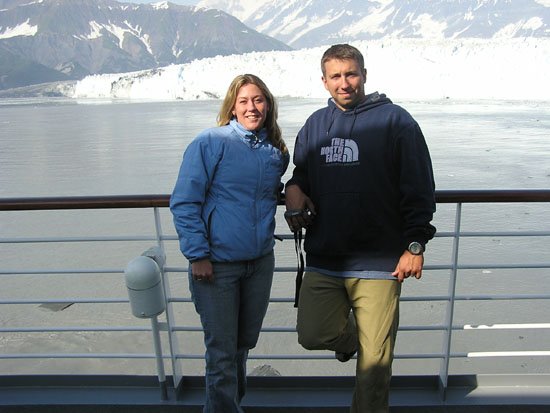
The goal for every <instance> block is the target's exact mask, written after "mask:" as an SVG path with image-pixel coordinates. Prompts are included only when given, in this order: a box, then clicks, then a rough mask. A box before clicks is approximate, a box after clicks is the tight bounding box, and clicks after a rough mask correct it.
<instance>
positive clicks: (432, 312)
mask: <svg viewBox="0 0 550 413" xmlns="http://www.w3.org/2000/svg"><path fill="white" fill-rule="evenodd" d="M325 103H326V101H325V100H283V101H281V102H280V116H279V119H280V125H281V127H282V130H283V135H284V138H285V139H286V141H287V144H288V146H289V147H290V149H291V152H292V147H293V144H294V138H295V136H296V133H297V132H298V130H299V128H300V127H301V125H302V124H303V122H304V121H305V119H306V118H307V116H308V115H309V114H310V113H311V112H313V111H314V110H316V109H318V108H320V107H322V106H324V105H325ZM396 103H398V104H401V105H402V106H404V107H405V108H406V109H407V110H409V112H411V114H412V115H413V116H414V117H415V118H416V119H417V120H418V122H419V123H420V125H421V127H422V129H423V131H424V134H425V136H426V140H427V142H428V145H429V148H430V151H431V155H432V161H433V165H434V171H435V177H436V185H437V188H438V189H526V188H531V189H532V188H550V132H549V131H550V105H548V102H463V101H461V102H458V101H451V100H445V101H437V102H411V101H409V102H396ZM219 105H220V102H218V101H208V102H181V101H176V102H134V103H128V102H107V101H73V100H4V101H2V100H0V197H2V198H7V197H41V196H73V195H115V194H148V193H154V194H168V193H170V192H171V191H172V188H173V185H174V183H175V179H176V176H177V172H178V169H179V165H180V161H181V157H182V154H183V151H184V149H185V147H186V146H187V144H188V143H189V142H190V140H191V139H193V138H194V137H195V136H196V135H197V133H198V132H200V131H201V130H202V129H204V128H206V127H210V126H214V125H215V117H216V114H217V111H218V109H219ZM290 172H291V169H289V171H288V172H287V175H286V177H285V180H286V179H287V178H288V177H289V175H290ZM464 212H465V214H464V218H463V228H464V230H489V229H493V230H495V229H496V230H542V229H546V230H548V225H549V223H550V207H549V206H548V205H533V206H525V205H506V206H505V207H503V206H501V205H496V206H487V205H482V206H480V205H466V206H465V207H464ZM134 214H140V212H139V211H136V212H134V211H132V212H131V213H130V212H110V218H109V219H110V220H106V221H104V218H105V217H104V216H103V215H102V214H101V213H99V212H87V213H86V214H85V215H84V214H82V213H76V212H75V213H72V212H70V213H63V215H62V216H60V215H59V214H56V213H54V212H43V213H32V214H27V213H3V214H1V215H0V233H2V237H10V236H14V237H15V236H19V237H21V236H28V237H33V236H47V235H59V236H80V235H112V234H113V233H115V234H119V235H126V234H140V233H151V232H152V230H153V229H152V226H151V218H150V216H147V217H146V218H144V223H143V227H141V226H140V225H136V224H135V216H134ZM130 215H132V216H130ZM453 218H454V206H445V205H443V206H440V208H439V210H438V212H437V214H436V218H435V224H436V226H437V227H438V230H439V231H450V230H452V227H453V222H452V219H453ZM61 224H63V226H62V225H61ZM163 226H164V228H166V232H168V233H169V232H170V231H171V222H170V217H169V214H166V215H165V216H163ZM279 229H281V230H284V224H283V223H282V219H279ZM37 231H38V233H37ZM128 244H129V245H124V246H120V247H119V246H116V247H108V248H107V249H105V248H104V247H99V246H98V247H95V246H94V248H91V247H88V246H79V245H74V244H73V245H60V246H58V245H55V246H47V249H46V250H45V251H44V250H43V249H40V250H39V249H38V248H37V247H36V246H34V245H32V244H24V245H18V246H16V247H14V246H7V245H2V244H0V256H1V257H2V261H1V264H0V266H1V267H2V268H6V269H9V268H21V267H23V268H60V267H63V268H77V267H79V266H80V267H81V266H82V265H84V266H85V267H86V266H88V267H92V268H95V267H97V266H98V264H97V263H98V262H100V263H101V265H99V266H100V267H107V268H121V267H123V266H124V265H125V263H126V262H128V260H130V259H131V258H133V257H134V256H135V255H137V254H139V253H140V252H141V251H142V250H143V247H144V246H145V247H146V246H148V245H149V244H146V245H144V246H142V245H136V244H131V243H128ZM286 244H290V243H286ZM450 245H451V243H450V241H449V240H448V239H442V238H439V239H437V240H434V241H433V242H431V243H430V244H429V249H428V253H427V255H426V260H427V264H432V265H433V264H443V263H448V262H449V259H450V253H449V251H450ZM102 248H104V249H102ZM169 248H170V251H168V256H169V257H170V260H171V261H170V262H169V263H168V264H169V265H170V266H180V265H181V266H183V265H185V261H184V260H183V258H181V256H180V254H179V253H178V251H177V246H175V245H173V246H171V247H169ZM276 248H277V249H278V250H279V253H281V255H282V256H283V257H285V259H288V260H290V261H289V263H288V264H287V265H293V264H294V263H295V257H294V255H293V254H294V252H293V249H292V246H291V245H289V246H288V248H287V247H282V246H280V245H279V244H278V245H277V247H276ZM460 258H461V260H463V261H464V262H473V263H487V266H488V268H487V269H486V270H470V271H462V272H461V279H460V282H459V283H458V285H457V291H458V293H459V294H469V293H476V294H507V293H517V294H520V293H525V294H528V293H535V292H537V293H547V294H548V293H550V282H548V277H549V276H550V272H549V271H548V270H530V271H527V270H525V271H522V272H521V273H520V274H518V273H517V272H516V271H512V270H500V271H495V270H492V269H490V268H489V267H490V265H489V264H490V263H493V264H494V263H506V262H550V240H549V237H545V238H544V237H540V239H536V240H533V239H529V240H524V239H522V238H519V239H518V238H513V239H510V238H503V237H489V238H483V239H464V240H463V242H462V244H461V257H460ZM511 260H512V261H511ZM293 276H294V274H287V275H282V276H280V277H278V281H277V282H276V283H275V284H274V289H273V296H275V297H281V296H289V295H291V294H289V291H290V292H291V290H292V288H293V284H292V282H293V281H292V278H293ZM518 277H520V278H521V281H520V282H518ZM447 280H448V274H447V273H445V274H443V275H442V274H441V272H437V271H427V272H426V273H425V275H424V276H423V278H422V280H421V281H419V282H416V281H415V282H409V283H406V285H405V287H404V294H406V295H437V294H445V293H446V292H447ZM1 281H2V288H0V299H7V298H10V297H22V298H36V297H39V298H55V297H59V291H60V290H62V289H69V290H70V294H71V295H72V296H74V297H89V296H95V295H96V294H97V296H102V297H111V296H112V297H125V296H126V291H125V289H124V285H123V283H122V282H121V280H120V279H119V278H115V279H113V276H112V275H110V276H99V277H98V276H94V277H91V276H79V278H78V280H75V278H74V275H67V276H57V277H48V276H46V277H40V278H39V279H37V278H36V277H34V278H32V277H31V276H1ZM31 285H32V286H33V287H34V289H32V288H30V286H31ZM173 286H174V289H176V290H177V292H178V293H180V292H181V291H186V290H187V286H186V281H185V277H181V276H176V277H174V280H173ZM509 286H513V290H511V289H510V288H509ZM467 305H468V306H467V308H463V307H461V306H460V305H459V306H458V307H457V310H456V314H455V317H456V323H470V324H490V323H505V322H506V323H511V322H517V323H521V322H546V321H547V319H548V315H547V314H548V312H549V311H550V308H549V305H548V304H547V303H544V304H542V303H541V302H536V301H534V302H533V303H532V305H531V306H530V307H529V311H528V312H526V311H525V310H524V309H523V310H522V309H519V308H518V307H517V306H518V304H516V303H515V302H507V301H504V302H496V303H487V302H468V304H467ZM290 307H291V306H290V305H287V304H284V305H283V304H274V305H272V306H271V307H270V314H269V315H268V318H267V319H266V324H267V326H270V325H281V322H282V323H286V324H287V325H288V326H292V325H293V323H294V320H295V311H294V309H292V308H290ZM8 310H9V311H8ZM8 310H6V309H3V311H2V315H0V325H3V326H10V325H11V326H12V325H14V323H15V324H16V325H20V326H34V325H36V324H39V323H43V322H50V320H51V322H52V323H54V322H55V323H57V324H63V323H67V324H68V325H73V324H74V320H75V319H76V320H79V322H80V323H81V324H82V325H89V324H94V323H100V325H102V324H101V323H107V324H109V323H110V322H112V323H113V324H116V323H120V320H111V318H112V317H113V315H112V314H113V311H112V308H111V307H110V306H104V308H101V310H99V313H96V314H93V316H92V314H90V311H94V312H97V311H98V310H96V309H94V310H90V309H89V308H88V307H87V306H85V305H73V306H71V307H69V308H68V309H67V310H64V311H60V312H56V313H53V312H51V311H48V310H45V309H43V308H40V307H39V306H34V307H33V308H31V309H29V308H28V307H26V311H25V312H24V313H22V312H21V311H20V307H19V308H16V306H11V307H8ZM193 313H194V312H193V310H192V309H188V311H187V313H186V314H187V315H186V316H185V317H187V316H188V317H191V321H190V323H191V324H192V325H198V321H197V319H196V318H193V317H195V316H194V314H193ZM442 314H444V309H443V304H441V303H437V302H435V303H433V302H432V303H417V304H411V303H405V304H403V306H402V316H401V320H402V321H401V324H402V325H407V324H419V323H434V324H440V323H443V320H442ZM419 315H420V318H421V321H419V320H418V317H419ZM95 317H98V318H99V319H100V320H99V321H97V320H96V318H95ZM37 320H40V322H38V321H37ZM126 323H127V324H131V323H136V321H135V320H132V318H131V317H130V316H129V318H128V320H127V321H126ZM433 334H434V339H433V342H432V341H430V342H429V343H428V344H427V343H426V342H425V341H419V340H418V338H417V337H416V336H415V334H414V333H410V332H403V333H400V338H399V340H398V348H397V351H398V352H401V353H413V352H433V353H437V352H439V351H441V348H440V345H439V339H440V336H441V334H439V333H438V332H436V333H433ZM467 334H469V333H463V332H457V333H456V334H455V337H456V338H457V344H456V348H454V351H457V352H460V351H463V350H462V349H461V343H469V342H470V340H471V338H470V337H471V336H468V335H467ZM461 335H463V337H461ZM497 336H498V337H499V342H498V343H496V344H489V346H491V347H490V349H507V348H508V347H509V346H507V343H511V347H513V348H514V349H518V348H522V349H525V350H544V349H545V348H544V347H543V346H541V344H540V343H545V342H546V343H548V342H550V334H549V333H545V332H544V331H542V330H539V331H535V332H529V333H526V332H523V331H519V332H518V331H512V332H505V333H497ZM10 337H12V336H10ZM14 337H15V338H13V339H12V338H9V337H0V348H3V351H5V352H9V351H10V348H11V346H13V347H14V348H17V349H18V351H20V350H21V348H23V349H27V350H28V351H40V352H56V351H57V350H56V349H55V346H56V344H55V341H52V340H50V338H51V337H44V340H43V341H40V340H39V344H38V345H39V350H36V348H35V347H36V343H34V344H33V343H29V342H27V341H25V340H23V339H22V338H20V337H18V336H17V335H15V336H14ZM103 339H104V338H102V335H101V334H92V333H89V334H86V333H84V334H80V335H79V334H75V335H72V336H71V338H69V339H68V338H67V337H66V336H63V343H64V346H65V347H66V351H69V352H71V351H73V350H72V346H73V345H74V347H75V350H74V351H75V352H82V350H81V349H80V348H79V347H78V345H79V343H80V340H84V342H85V343H86V347H87V348H88V349H89V351H90V352H102V351H105V343H104V342H103V341H102V340H103ZM476 340H478V342H479V343H480V345H479V347H480V349H479V351H483V350H485V351H486V350H487V348H486V347H487V341H486V340H489V339H488V338H485V336H484V333H480V335H479V336H477V338H476ZM201 341H202V339H201V337H200V335H197V337H195V338H193V339H192V340H191V342H192V344H189V345H188V346H187V347H186V348H185V349H184V350H185V351H184V352H186V353H200V352H201V351H202V350H201V345H202V343H201ZM279 341H281V342H280V343H279ZM289 343H291V344H289ZM111 344H112V343H111V342H109V345H111ZM141 345H142V346H143V349H137V350H135V351H136V352H144V353H147V352H151V351H152V350H151V348H150V342H145V343H142V344H141ZM290 345H292V346H294V347H295V348H294V347H293V350H292V351H296V352H300V349H299V348H298V347H297V345H296V344H295V337H294V335H289V337H288V340H272V339H270V337H269V335H268V334H264V335H262V337H261V340H260V343H259V346H258V352H259V353H260V354H262V353H275V354H277V353H282V354H285V353H287V352H288V349H287V348H286V347H287V346H290ZM483 345H485V347H483ZM117 346H118V347H117V348H115V349H113V351H118V350H119V351H120V352H130V350H128V348H132V349H133V348H136V347H137V346H138V344H137V342H136V341H135V338H133V337H132V336H131V335H128V336H127V337H125V338H124V339H122V340H120V342H117ZM140 348H141V347H140ZM476 362H477V363H479V367H476V368H479V370H480V371H486V372H495V371H496V372H500V371H504V372H509V371H510V370H511V371H513V372H518V373H520V372H544V371H546V372H547V370H548V365H549V364H550V363H548V362H544V363H541V359H540V358H538V359H537V358H517V359H515V360H512V361H510V362H507V364H503V365H502V366H500V365H499V366H498V367H496V366H497V364H496V363H495V362H494V361H492V360H485V359H480V360H478V361H476ZM56 363H61V362H56ZM120 363H123V362H119V363H118V364H117V363H115V362H112V364H113V366H116V370H117V371H122V372H125V373H127V372H132V371H136V372H137V373H141V372H142V370H140V369H137V370H136V368H135V367H134V365H133V362H130V363H129V364H128V365H127V364H122V365H121V364H120ZM187 363H188V365H187V368H189V369H190V371H191V374H192V373H196V374H200V372H201V369H202V362H201V361H188V362H187ZM422 363H424V365H423V366H420V367H419V362H416V361H409V360H397V361H396V363H395V373H396V374H408V373H411V372H418V371H419V369H422V370H424V371H427V372H429V373H432V372H433V373H437V371H438V362H437V361H434V362H433V363H432V362H425V361H424V362H422ZM469 363H472V362H471V361H459V362H457V366H456V369H457V371H458V372H470V371H472V366H469V365H468V364H469ZM45 364H48V363H47V362H45ZM254 364H256V365H257V364H261V362H260V361H258V362H256V363H254V362H251V367H252V368H253V367H254ZM275 364H276V368H277V369H278V370H280V371H281V372H282V373H283V374H304V369H303V366H302V367H300V366H299V363H296V366H298V367H293V366H294V363H288V362H284V361H282V362H278V363H275ZM290 364H292V366H291V365H290ZM348 364H349V363H348ZM57 365H58V364H56V365H55V366H57ZM10 366H11V364H9V363H7V362H1V360H0V368H3V369H7V370H4V371H10V369H11V368H12V367H10ZM19 366H21V364H20V363H19V364H18V367H19ZM63 366H64V367H63V368H61V370H60V371H61V372H71V371H72V369H74V371H75V372H80V371H81V370H80V367H78V365H77V363H76V362H73V361H65V362H64V364H63ZM190 366H191V367H190ZM27 368H28V371H29V372H33V371H35V370H34V369H35V368H36V366H35V363H34V362H33V361H32V360H31V361H29V363H28V367H27ZM151 368H152V369H153V370H154V365H153V362H150V366H149V369H151ZM52 369H53V370H54V371H55V370H56V369H58V367H52V366H49V368H48V369H46V368H45V370H47V371H50V370H52ZM94 369H95V366H93V365H91V366H87V367H86V371H87V372H95V370H94ZM296 369H298V370H299V371H298V372H297V371H296ZM307 369H308V370H307V371H306V373H308V372H309V373H315V374H317V373H319V374H336V370H335V369H340V370H339V371H341V372H344V373H346V374H353V366H352V365H351V364H350V365H349V366H348V365H338V366H335V365H334V364H332V363H330V364H327V363H322V362H317V364H316V365H315V367H312V365H308V367H307ZM474 370H475V369H474ZM97 372H101V370H98V371H97ZM300 372H301V373H300ZM188 374H189V370H188Z"/></svg>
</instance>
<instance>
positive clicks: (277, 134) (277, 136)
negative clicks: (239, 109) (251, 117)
mask: <svg viewBox="0 0 550 413" xmlns="http://www.w3.org/2000/svg"><path fill="white" fill-rule="evenodd" d="M249 84H252V85H256V86H258V88H259V89H260V90H261V91H262V93H263V95H264V96H265V99H266V100H267V103H268V110H267V115H266V118H265V122H264V127H265V128H266V129H267V136H268V138H269V141H270V142H271V144H272V145H273V146H274V147H275V148H277V149H279V150H280V151H281V152H282V153H283V154H286V153H287V152H288V149H287V147H286V144H285V141H284V140H283V136H282V133H281V129H280V128H279V125H278V124H277V117H278V109H277V102H276V101H275V97H274V96H273V95H272V94H271V92H270V91H269V89H268V88H267V86H266V85H265V83H264V82H263V81H262V80H261V79H260V78H259V77H258V76H255V75H251V74H244V75H239V76H237V77H236V78H235V79H233V81H232V82H231V84H230V85H229V89H227V93H226V95H225V99H224V100H223V103H222V107H221V109H220V112H219V113H218V126H224V125H227V124H229V121H230V120H231V119H232V118H233V108H234V107H235V102H236V101H237V95H238V94H239V90H240V89H241V87H243V86H245V85H249Z"/></svg>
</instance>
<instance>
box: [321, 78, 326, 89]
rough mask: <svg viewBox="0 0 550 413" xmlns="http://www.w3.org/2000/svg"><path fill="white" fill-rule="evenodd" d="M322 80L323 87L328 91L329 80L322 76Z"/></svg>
mask: <svg viewBox="0 0 550 413" xmlns="http://www.w3.org/2000/svg"><path fill="white" fill-rule="evenodd" d="M321 80H322V81H323V86H324V87H325V89H326V90H328V86H327V79H325V77H324V76H321Z"/></svg>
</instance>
